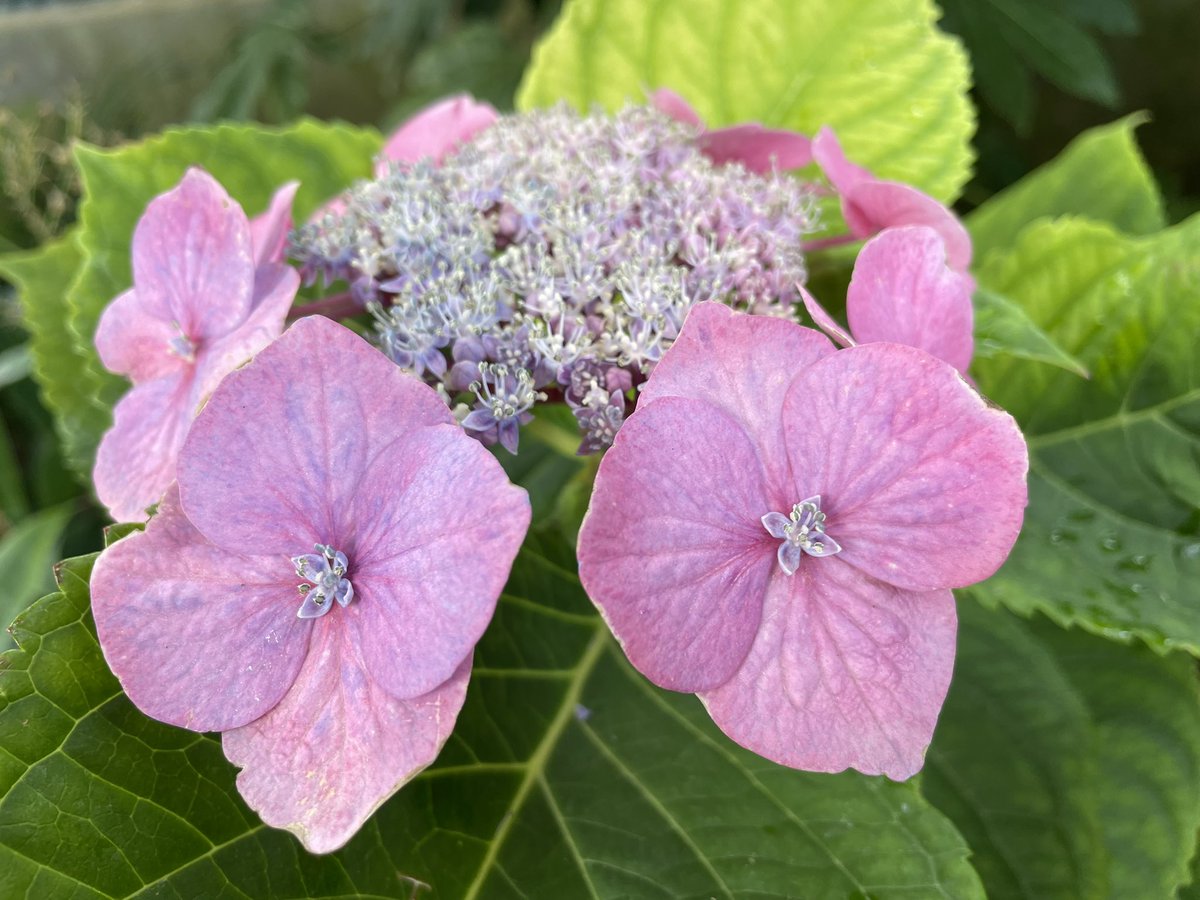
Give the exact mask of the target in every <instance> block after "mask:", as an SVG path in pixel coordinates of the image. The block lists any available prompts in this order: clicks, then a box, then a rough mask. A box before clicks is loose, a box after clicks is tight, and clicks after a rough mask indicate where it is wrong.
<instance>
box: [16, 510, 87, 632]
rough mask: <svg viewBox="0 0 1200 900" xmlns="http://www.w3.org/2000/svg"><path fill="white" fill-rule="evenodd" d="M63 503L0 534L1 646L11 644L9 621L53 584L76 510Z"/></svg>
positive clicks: (29, 517) (40, 511) (27, 518)
mask: <svg viewBox="0 0 1200 900" xmlns="http://www.w3.org/2000/svg"><path fill="white" fill-rule="evenodd" d="M73 507H74V504H72V503H63V504H60V505H58V506H52V507H50V508H49V509H43V510H39V511H38V512H35V513H33V514H32V515H29V516H26V517H25V518H24V519H22V520H21V521H20V522H18V523H17V524H16V525H14V526H13V527H12V528H10V529H9V530H8V531H7V532H6V533H5V535H4V537H2V538H0V572H3V573H4V592H3V593H2V594H0V629H3V631H0V650H7V649H8V648H9V647H11V646H12V640H11V638H10V636H9V634H8V632H7V629H8V624H9V623H10V622H11V621H12V620H13V619H15V618H16V617H17V614H18V613H20V612H22V611H24V609H25V607H27V606H29V604H31V603H32V602H33V601H34V600H36V599H37V598H38V597H40V596H42V595H43V594H45V593H46V592H47V591H49V590H51V589H52V588H53V587H54V580H53V567H54V563H55V562H56V561H57V560H58V559H60V558H61V557H62V540H63V532H64V531H66V528H67V523H68V522H69V521H70V520H71V515H72V514H73V513H74V509H73Z"/></svg>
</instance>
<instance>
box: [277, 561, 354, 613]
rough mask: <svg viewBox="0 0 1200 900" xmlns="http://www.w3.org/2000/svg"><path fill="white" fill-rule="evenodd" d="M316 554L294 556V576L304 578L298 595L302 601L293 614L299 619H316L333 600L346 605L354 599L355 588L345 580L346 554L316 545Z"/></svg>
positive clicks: (329, 607) (347, 565)
mask: <svg viewBox="0 0 1200 900" xmlns="http://www.w3.org/2000/svg"><path fill="white" fill-rule="evenodd" d="M314 549H316V551H317V552H316V553H305V554H303V555H302V556H293V557H292V564H293V565H294V566H295V567H296V574H297V575H299V576H300V577H301V578H303V579H304V582H302V583H301V585H300V596H302V597H303V598H304V602H303V603H301V604H300V609H299V610H298V611H297V612H296V615H297V616H299V617H300V618H301V619H316V618H319V617H321V616H323V615H325V613H327V612H329V610H330V609H332V608H333V604H334V601H336V602H337V603H339V604H340V605H342V606H349V605H350V601H351V600H353V599H354V585H352V584H351V583H350V579H349V578H347V577H346V571H347V569H349V568H350V562H349V560H347V559H346V554H345V553H343V552H342V551H340V550H334V549H333V548H332V547H330V546H329V545H328V544H317V545H316V547H315V548H314Z"/></svg>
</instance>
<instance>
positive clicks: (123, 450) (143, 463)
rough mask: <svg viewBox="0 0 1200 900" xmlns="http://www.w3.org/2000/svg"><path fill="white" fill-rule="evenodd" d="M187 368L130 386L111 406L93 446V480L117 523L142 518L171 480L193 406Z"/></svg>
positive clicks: (191, 388)
mask: <svg viewBox="0 0 1200 900" xmlns="http://www.w3.org/2000/svg"><path fill="white" fill-rule="evenodd" d="M194 387H195V381H194V379H193V378H192V371H191V369H190V368H189V369H187V370H184V371H180V372H177V373H174V374H171V375H165V376H163V377H162V378H156V379H155V380H153V381H147V382H145V383H144V384H139V385H136V386H135V387H133V388H132V389H131V390H130V391H129V393H127V394H126V395H125V396H124V397H122V398H121V400H120V402H118V403H117V405H116V408H115V409H114V410H113V425H112V428H110V429H109V430H108V431H106V432H105V433H104V437H103V439H102V440H101V441H100V446H99V448H98V449H97V450H96V464H95V466H94V467H93V468H92V483H93V484H94V485H95V486H96V496H97V497H99V499H100V502H101V503H103V504H104V506H105V507H107V509H108V514H109V515H110V516H112V518H113V520H114V521H117V522H140V521H144V520H145V518H146V507H148V506H151V505H153V504H155V503H157V502H158V500H159V498H161V497H162V495H163V492H164V491H165V490H166V489H167V488H168V487H169V486H170V484H171V482H172V481H174V480H175V462H176V459H177V458H178V456H179V448H180V447H182V446H183V440H184V437H185V436H186V435H187V430H188V426H189V424H190V423H191V420H192V413H193V411H194V408H195V401H194V395H195V391H194Z"/></svg>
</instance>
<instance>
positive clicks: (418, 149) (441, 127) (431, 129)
mask: <svg viewBox="0 0 1200 900" xmlns="http://www.w3.org/2000/svg"><path fill="white" fill-rule="evenodd" d="M497 116H498V114H497V112H496V110H495V108H493V107H492V106H491V104H489V103H480V102H479V101H478V100H476V99H475V98H473V97H471V96H470V95H468V94H456V95H454V96H453V97H447V98H446V99H445V100H440V101H438V102H437V103H434V104H433V105H431V106H427V107H425V108H424V109H422V110H421V111H420V112H418V113H416V114H415V115H414V116H413V117H412V118H410V119H408V120H407V121H406V122H405V123H404V124H403V125H401V126H400V127H399V128H397V129H396V131H395V132H394V133H393V134H392V136H391V137H389V138H388V140H387V143H386V144H384V145H383V154H382V156H381V158H380V166H381V167H382V170H383V172H386V171H387V165H388V163H389V162H410V163H412V162H419V161H420V160H422V159H430V160H432V161H433V162H434V163H439V162H441V161H442V157H444V156H446V154H448V153H450V152H451V151H453V150H454V149H455V148H456V147H458V146H459V145H460V144H462V143H463V142H465V141H469V140H470V139H471V138H472V137H474V136H475V135H476V134H478V133H479V132H480V131H482V130H483V129H485V128H487V127H488V126H490V125H492V124H493V123H494V122H495V121H496V118H497ZM383 172H380V171H379V167H377V170H376V174H377V175H378V174H383Z"/></svg>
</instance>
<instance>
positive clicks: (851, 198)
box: [812, 125, 971, 271]
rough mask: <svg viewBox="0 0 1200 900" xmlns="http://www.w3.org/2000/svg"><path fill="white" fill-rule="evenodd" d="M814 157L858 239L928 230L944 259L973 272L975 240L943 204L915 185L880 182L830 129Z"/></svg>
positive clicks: (823, 132)
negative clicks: (899, 229) (895, 230)
mask: <svg viewBox="0 0 1200 900" xmlns="http://www.w3.org/2000/svg"><path fill="white" fill-rule="evenodd" d="M812 154H813V158H814V159H815V160H816V162H817V165H818V166H820V167H821V171H822V172H824V173H825V177H826V178H828V179H829V183H830V184H831V185H832V186H833V189H834V190H835V191H837V192H838V194H840V195H841V198H842V216H843V217H844V218H845V220H846V225H847V226H849V228H850V233H851V234H853V235H854V236H855V237H858V238H865V237H870V236H871V235H873V234H876V233H878V232H880V231H882V230H883V229H885V228H891V227H894V226H899V225H927V226H929V227H930V228H932V229H933V230H934V231H936V232H937V233H938V234H939V235H941V237H942V240H943V241H945V242H946V258H947V259H948V261H949V263H950V265H951V267H952V268H954V269H957V270H959V271H966V269H967V267H968V266H970V264H971V236H970V235H969V234H968V233H967V229H966V228H964V227H963V224H962V222H960V221H958V218H957V217H956V216H955V215H954V213H952V212H951V211H950V210H948V209H947V208H946V207H945V206H943V205H942V204H941V203H939V202H938V201H936V200H934V199H933V198H932V197H930V196H929V195H928V194H925V193H922V192H921V191H919V190H917V189H916V188H915V187H913V186H912V185H908V184H902V183H901V182H898V181H885V180H883V179H880V178H876V177H875V176H874V175H872V174H871V172H870V171H869V170H867V169H864V168H863V167H862V166H858V165H855V164H854V163H852V162H850V160H848V159H847V158H846V154H845V153H844V152H843V150H842V145H841V144H840V143H839V142H838V139H837V136H836V135H835V134H834V133H833V129H832V128H830V127H829V126H828V125H827V126H825V127H824V128H822V129H821V130H820V131H818V132H817V136H816V137H815V138H813V143H812Z"/></svg>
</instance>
